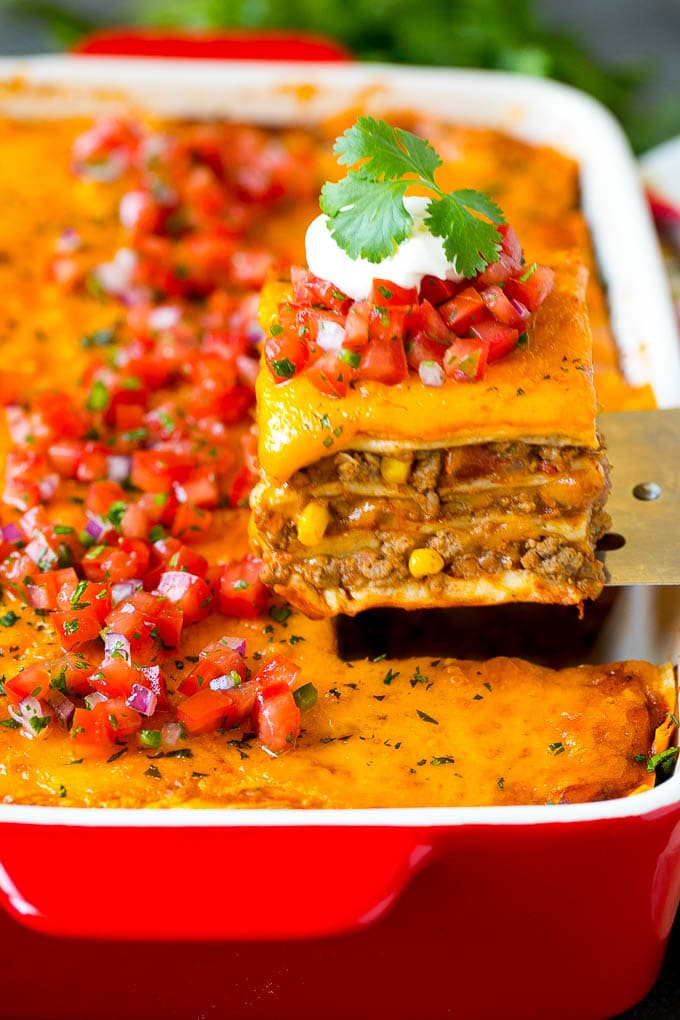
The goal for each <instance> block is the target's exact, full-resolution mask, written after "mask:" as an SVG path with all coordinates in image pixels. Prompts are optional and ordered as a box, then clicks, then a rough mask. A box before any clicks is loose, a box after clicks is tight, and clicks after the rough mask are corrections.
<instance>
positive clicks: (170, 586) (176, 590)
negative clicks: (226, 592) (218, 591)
mask: <svg viewBox="0 0 680 1020" xmlns="http://www.w3.org/2000/svg"><path fill="white" fill-rule="evenodd" d="M157 590H158V593H159V594H160V595H163V596H164V597H165V598H166V599H168V601H169V602H171V603H172V604H173V605H176V606H178V607H179V608H180V609H181V610H182V612H183V613H184V622H185V623H186V624H187V625H188V624H191V623H197V622H198V620H204V619H205V618H206V616H209V614H210V607H211V605H212V601H213V596H212V592H211V591H210V588H208V585H207V584H206V583H205V581H204V580H203V578H201V577H197V576H196V574H189V573H188V572H186V571H182V570H168V571H166V572H165V573H164V574H162V575H161V579H160V582H159V584H158V589H157Z"/></svg>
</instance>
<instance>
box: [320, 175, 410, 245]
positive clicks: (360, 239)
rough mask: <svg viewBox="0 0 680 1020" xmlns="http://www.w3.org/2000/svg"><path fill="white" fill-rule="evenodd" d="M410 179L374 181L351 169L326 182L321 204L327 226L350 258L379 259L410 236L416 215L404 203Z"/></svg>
mask: <svg viewBox="0 0 680 1020" xmlns="http://www.w3.org/2000/svg"><path fill="white" fill-rule="evenodd" d="M408 186H409V181H403V180H401V181H373V180H371V179H370V178H369V177H366V176H365V174H364V172H363V170H358V171H355V170H351V171H350V172H349V173H348V174H347V176H346V177H345V178H344V179H343V180H341V181H338V183H337V184H324V186H323V188H322V190H321V200H320V205H321V209H322V210H323V212H325V213H326V215H327V216H328V217H329V222H328V229H329V230H330V232H331V235H332V237H333V238H334V239H335V241H336V243H337V244H338V245H339V246H340V247H341V248H342V249H343V250H344V251H346V252H347V254H348V255H349V256H350V258H353V259H357V258H365V259H367V260H368V261H369V262H380V261H382V259H385V258H388V257H389V256H390V255H393V254H394V252H395V251H396V249H397V246H398V244H399V243H400V241H403V240H405V238H407V237H408V235H409V231H410V229H411V224H412V223H413V217H412V216H411V214H410V213H409V212H407V210H406V208H405V206H404V201H403V199H404V192H405V191H406V189H407V188H408Z"/></svg>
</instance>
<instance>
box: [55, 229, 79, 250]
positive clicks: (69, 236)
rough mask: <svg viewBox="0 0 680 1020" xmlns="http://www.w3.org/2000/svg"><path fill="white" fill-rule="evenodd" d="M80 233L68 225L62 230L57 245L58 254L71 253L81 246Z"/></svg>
mask: <svg viewBox="0 0 680 1020" xmlns="http://www.w3.org/2000/svg"><path fill="white" fill-rule="evenodd" d="M80 244H81V241H80V234H79V233H78V231H77V230H74V229H73V227H66V228H65V230H62V232H61V233H60V235H59V237H58V238H57V243H56V245H55V248H56V252H57V255H70V254H71V253H72V252H74V251H78V249H79V248H80Z"/></svg>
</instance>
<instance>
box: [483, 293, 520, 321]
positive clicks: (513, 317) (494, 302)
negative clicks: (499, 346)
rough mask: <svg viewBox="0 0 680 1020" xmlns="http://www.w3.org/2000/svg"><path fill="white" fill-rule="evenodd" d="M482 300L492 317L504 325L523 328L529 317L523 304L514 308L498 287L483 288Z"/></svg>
mask: <svg viewBox="0 0 680 1020" xmlns="http://www.w3.org/2000/svg"><path fill="white" fill-rule="evenodd" d="M482 301H483V302H484V304H485V305H486V309H487V311H489V312H490V313H491V315H492V316H493V318H494V319H495V320H496V321H497V322H501V323H503V325H504V326H512V328H513V329H518V330H520V329H523V328H524V324H525V322H526V320H527V319H528V318H529V312H528V310H527V309H526V308H525V307H524V306H523V305H519V307H518V308H515V306H514V305H513V303H512V301H510V299H509V298H508V297H507V296H506V294H505V292H504V291H503V290H501V288H500V287H496V286H493V287H487V288H486V289H485V290H483V291H482Z"/></svg>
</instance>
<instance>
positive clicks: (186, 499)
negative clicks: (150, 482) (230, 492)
mask: <svg viewBox="0 0 680 1020" xmlns="http://www.w3.org/2000/svg"><path fill="white" fill-rule="evenodd" d="M175 493H176V495H177V496H178V498H179V499H180V501H181V502H182V503H191V504H192V505H193V506H195V507H201V508H202V509H208V510H214V509H215V507H217V506H218V505H219V501H220V490H219V487H218V485H217V474H216V472H215V469H214V468H213V467H212V466H211V465H210V464H206V465H204V466H203V467H199V468H196V470H195V471H192V472H191V474H190V475H189V477H188V478H187V480H186V481H184V482H176V483H175Z"/></svg>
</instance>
